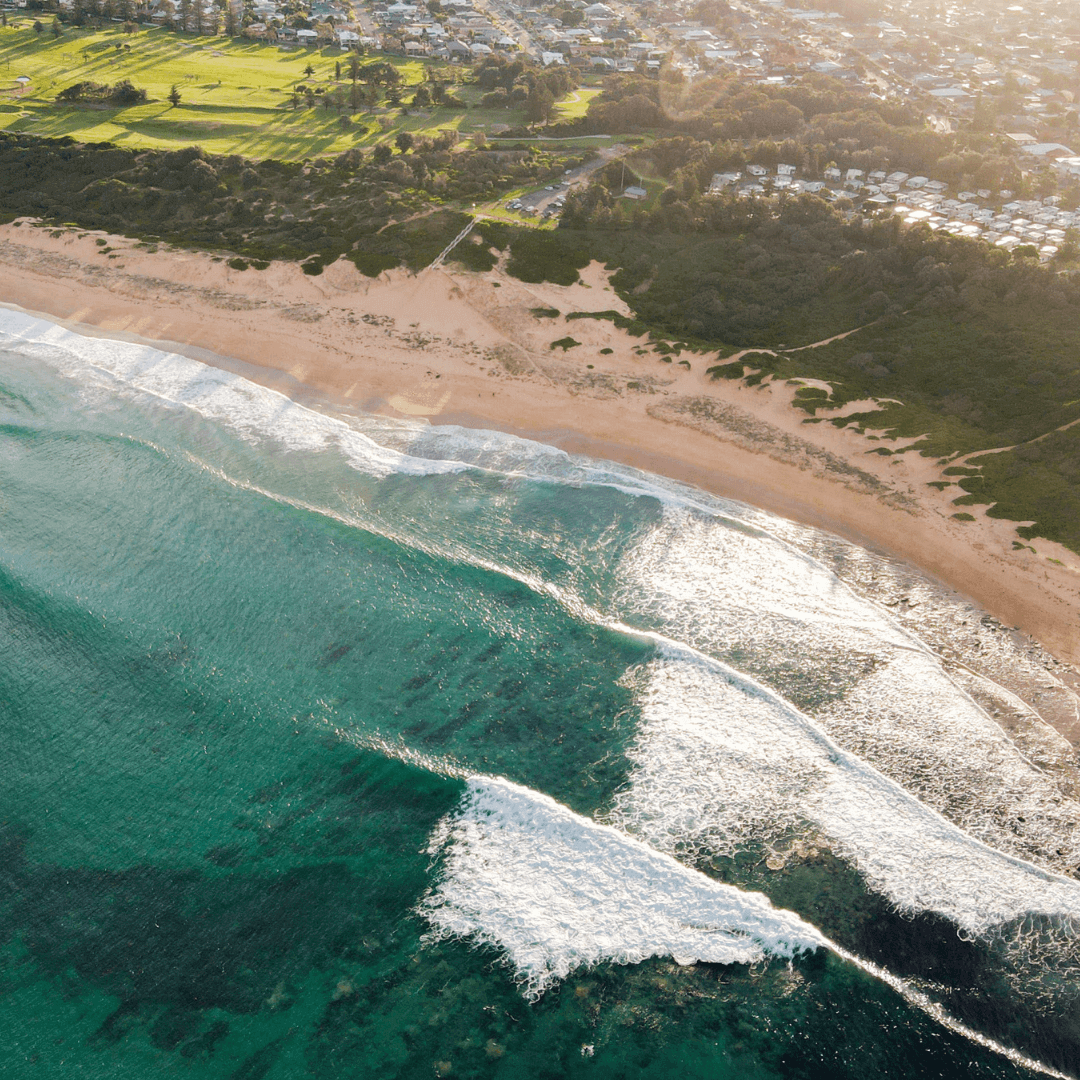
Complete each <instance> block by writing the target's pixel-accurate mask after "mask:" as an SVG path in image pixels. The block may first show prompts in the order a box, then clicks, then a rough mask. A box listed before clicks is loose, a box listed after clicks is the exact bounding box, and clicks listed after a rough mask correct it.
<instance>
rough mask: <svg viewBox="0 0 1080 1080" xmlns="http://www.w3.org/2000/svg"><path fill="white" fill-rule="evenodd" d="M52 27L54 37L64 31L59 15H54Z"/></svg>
mask: <svg viewBox="0 0 1080 1080" xmlns="http://www.w3.org/2000/svg"><path fill="white" fill-rule="evenodd" d="M50 29H51V30H52V36H53V37H54V38H58V37H59V36H60V35H61V34H62V33H63V32H64V30H63V27H62V26H61V25H60V17H59V16H58V15H54V16H53V21H52V26H51V27H50Z"/></svg>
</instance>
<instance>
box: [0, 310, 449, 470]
mask: <svg viewBox="0 0 1080 1080" xmlns="http://www.w3.org/2000/svg"><path fill="white" fill-rule="evenodd" d="M0 345H3V346H5V347H7V348H12V349H18V350H19V351H20V352H22V353H23V354H25V355H28V356H32V357H36V358H39V359H41V360H44V361H45V362H47V363H49V364H51V365H52V366H54V367H56V368H58V369H59V370H60V371H62V372H64V373H65V374H67V375H69V376H71V377H74V378H78V379H80V380H81V381H82V382H84V383H89V384H93V383H97V384H98V385H102V384H103V385H105V386H107V387H108V388H109V389H110V390H112V391H114V392H115V391H121V392H127V393H135V394H146V395H149V396H151V397H153V398H156V399H157V400H158V401H160V402H162V403H164V404H167V405H173V406H182V407H184V408H188V409H191V410H192V411H194V412H196V413H199V414H200V415H201V416H205V417H207V418H208V419H211V420H215V421H217V422H218V423H221V424H224V425H226V426H227V427H229V428H231V429H232V430H233V431H236V432H238V433H239V434H241V435H244V436H246V437H248V438H252V437H261V438H272V439H273V440H275V441H276V442H277V443H279V444H280V445H282V446H284V447H286V448H287V449H289V450H300V451H305V450H306V451H313V450H326V449H330V448H332V447H337V448H338V449H339V450H340V451H341V453H342V454H343V455H344V456H345V458H346V460H347V461H348V462H349V463H350V464H351V465H352V466H353V467H354V468H355V469H357V470H358V471H360V472H363V473H365V474H366V475H369V476H374V477H383V476H389V475H390V474H391V473H406V474H410V475H424V474H428V473H446V472H458V471H460V470H461V469H463V468H466V467H467V466H465V465H463V464H461V463H459V462H453V461H429V460H425V459H422V458H416V457H412V456H410V455H408V454H403V453H401V452H399V451H397V450H391V449H388V448H387V447H384V446H380V445H379V444H378V443H376V442H375V441H373V440H372V439H370V438H369V437H368V436H367V435H364V434H363V433H362V432H359V431H357V430H356V429H355V428H354V427H352V426H350V425H349V424H348V423H346V422H345V421H343V420H339V419H337V418H336V417H332V416H325V415H324V414H322V413H319V412H316V411H315V410H313V409H308V408H305V407H304V406H302V405H298V404H297V403H296V402H294V401H292V400H291V399H290V398H288V397H286V396H285V395H284V394H280V393H278V392H277V391H276V390H270V389H268V388H266V387H264V386H260V385H259V384H258V383H254V382H251V381H250V380H249V379H245V378H243V377H242V376H240V375H235V374H232V373H231V372H228V371H224V370H222V369H220V368H216V367H210V366H209V365H207V364H203V363H201V362H200V361H198V360H192V359H190V358H189V357H186V356H181V355H180V354H178V353H170V352H165V351H163V350H161V349H155V348H153V347H152V346H148V345H139V344H135V343H132V342H125V341H114V340H112V339H110V338H97V337H84V336H83V335H81V334H76V333H74V332H73V331H71V330H67V329H65V328H64V327H62V326H57V325H56V324H55V323H51V322H47V321H45V320H43V319H35V318H34V317H32V316H30V315H25V314H23V313H21V312H16V311H0Z"/></svg>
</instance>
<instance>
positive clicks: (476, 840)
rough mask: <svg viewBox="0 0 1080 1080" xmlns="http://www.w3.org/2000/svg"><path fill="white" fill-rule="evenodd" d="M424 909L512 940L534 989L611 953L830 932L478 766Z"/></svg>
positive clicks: (517, 963) (443, 929)
mask: <svg viewBox="0 0 1080 1080" xmlns="http://www.w3.org/2000/svg"><path fill="white" fill-rule="evenodd" d="M432 853H433V854H441V855H442V856H443V867H442V874H441V878H440V881H439V883H438V885H437V886H436V887H435V888H434V889H433V890H432V892H431V893H430V894H429V895H428V896H427V897H426V898H425V900H424V901H423V903H422V911H423V913H424V915H425V916H426V917H427V919H428V920H429V921H430V922H431V924H432V926H433V927H434V928H435V931H436V933H437V934H438V935H440V936H447V937H449V936H460V937H469V938H472V939H474V940H478V941H482V942H485V943H487V944H490V945H493V946H495V947H497V948H499V949H500V950H502V951H503V952H504V953H505V954H506V956H507V958H508V959H509V961H510V962H511V963H512V965H513V967H514V969H515V971H516V972H517V975H518V978H519V979H520V980H521V981H522V983H523V985H524V988H525V991H526V993H527V994H528V995H529V996H531V997H536V996H539V995H540V994H541V993H543V991H544V990H545V989H546V988H547V987H548V986H549V985H550V984H551V983H552V982H553V981H554V980H556V979H562V978H565V977H566V976H567V975H569V974H570V972H571V971H573V970H575V969H576V968H578V967H588V966H590V965H593V964H597V963H599V962H600V961H602V960H612V961H615V962H616V963H621V964H635V963H640V962H641V961H642V960H645V959H647V958H648V957H651V956H673V957H674V958H675V959H676V960H678V961H679V962H680V963H692V962H694V961H696V960H702V961H707V962H713V963H721V964H733V963H744V964H745V963H753V962H754V961H757V960H761V959H763V958H764V957H765V956H766V955H772V956H787V957H790V956H792V955H794V954H795V953H796V952H799V951H801V950H805V949H815V948H817V947H818V946H819V945H824V944H826V942H825V939H824V938H823V937H822V936H821V934H819V933H818V931H816V930H815V929H814V928H813V927H812V926H810V925H809V924H808V923H805V922H803V921H802V919H800V918H799V917H798V916H797V915H793V914H792V913H790V912H787V911H780V910H778V909H776V908H774V907H773V906H772V904H770V903H769V901H768V900H767V899H766V898H765V897H764V896H762V895H760V894H759V893H747V892H741V891H740V890H738V889H735V888H732V887H731V886H729V885H722V884H720V883H718V882H715V881H712V880H710V879H709V878H707V877H705V876H704V875H703V874H700V873H698V872H696V871H694V870H690V869H688V868H687V867H685V866H683V865H682V864H681V863H679V862H676V861H675V860H674V859H672V858H670V857H669V856H667V855H664V854H662V853H660V852H657V851H654V850H652V849H651V848H649V847H648V846H646V845H645V844H643V843H641V842H640V841H638V840H635V839H633V838H631V837H628V836H626V835H625V834H624V833H621V832H619V831H617V830H616V829H613V828H610V827H609V826H605V825H598V824H596V823H595V822H592V821H590V820H589V819H588V818H584V817H581V816H579V815H578V814H575V813H573V812H572V811H570V810H568V809H567V808H566V807H564V806H561V805H560V804H559V803H557V802H555V801H554V800H553V799H550V798H548V797H547V796H546V795H541V794H539V793H537V792H535V791H531V790H529V789H528V788H524V787H520V786H519V785H517V784H513V783H511V782H510V781H508V780H503V779H489V778H482V777H472V778H470V780H469V781H468V790H467V792H466V795H465V797H464V798H463V800H462V805H461V808H460V809H459V811H458V812H457V813H456V814H455V815H453V816H452V817H450V818H448V819H447V820H446V821H445V822H444V824H443V827H442V828H441V829H440V830H439V832H438V833H437V834H436V836H435V837H434V839H433V841H432Z"/></svg>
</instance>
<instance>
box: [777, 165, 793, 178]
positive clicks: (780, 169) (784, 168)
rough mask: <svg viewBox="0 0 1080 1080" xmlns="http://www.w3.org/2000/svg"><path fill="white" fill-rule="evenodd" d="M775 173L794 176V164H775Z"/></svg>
mask: <svg viewBox="0 0 1080 1080" xmlns="http://www.w3.org/2000/svg"><path fill="white" fill-rule="evenodd" d="M776 175H777V176H794V175H795V166H794V165H777V166H776Z"/></svg>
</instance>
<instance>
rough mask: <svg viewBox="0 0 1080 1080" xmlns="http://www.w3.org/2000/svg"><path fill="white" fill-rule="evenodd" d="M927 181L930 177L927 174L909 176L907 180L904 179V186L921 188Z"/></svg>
mask: <svg viewBox="0 0 1080 1080" xmlns="http://www.w3.org/2000/svg"><path fill="white" fill-rule="evenodd" d="M929 182H930V177H929V176H911V177H909V178H908V179H907V180H905V181H904V187H906V188H911V189H915V188H921V187H923V186H924V185H925V184H928V183H929Z"/></svg>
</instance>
